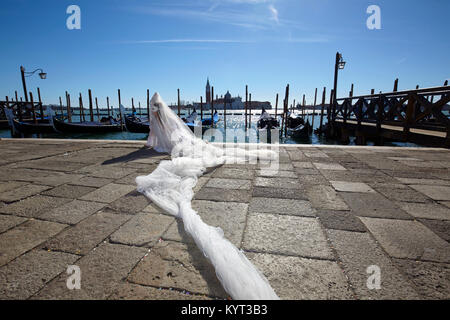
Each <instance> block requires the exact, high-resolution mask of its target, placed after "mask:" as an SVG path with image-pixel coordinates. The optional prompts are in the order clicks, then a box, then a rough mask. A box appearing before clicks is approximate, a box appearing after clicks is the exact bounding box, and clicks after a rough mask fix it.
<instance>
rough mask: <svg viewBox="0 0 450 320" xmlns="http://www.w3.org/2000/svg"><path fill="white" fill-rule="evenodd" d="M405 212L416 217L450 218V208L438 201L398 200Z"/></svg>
mask: <svg viewBox="0 0 450 320" xmlns="http://www.w3.org/2000/svg"><path fill="white" fill-rule="evenodd" d="M396 204H397V205H398V206H399V207H400V208H401V209H402V210H404V211H405V212H407V213H409V214H410V215H412V216H413V217H415V218H423V219H437V220H450V208H447V207H445V206H443V205H440V204H436V203H411V202H396Z"/></svg>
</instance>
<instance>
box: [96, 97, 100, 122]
mask: <svg viewBox="0 0 450 320" xmlns="http://www.w3.org/2000/svg"><path fill="white" fill-rule="evenodd" d="M95 108H96V109H97V121H98V122H100V111H99V110H98V101H97V97H95Z"/></svg>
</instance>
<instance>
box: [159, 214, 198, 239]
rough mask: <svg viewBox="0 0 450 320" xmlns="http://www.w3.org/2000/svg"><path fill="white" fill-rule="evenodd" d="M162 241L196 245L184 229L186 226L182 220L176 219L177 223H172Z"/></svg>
mask: <svg viewBox="0 0 450 320" xmlns="http://www.w3.org/2000/svg"><path fill="white" fill-rule="evenodd" d="M162 239H164V240H171V241H178V242H184V243H188V242H190V243H194V239H193V238H192V237H191V236H190V235H189V234H187V232H186V230H185V229H184V224H183V221H182V220H181V219H175V221H174V222H172V224H171V225H170V226H169V228H168V229H167V230H166V232H165V233H164V234H163V235H162Z"/></svg>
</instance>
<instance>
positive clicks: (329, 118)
mask: <svg viewBox="0 0 450 320" xmlns="http://www.w3.org/2000/svg"><path fill="white" fill-rule="evenodd" d="M332 103H333V89H331V93H330V104H329V105H328V108H327V122H328V126H330V125H331V113H332V110H333V107H332Z"/></svg>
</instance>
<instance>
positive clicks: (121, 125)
mask: <svg viewBox="0 0 450 320" xmlns="http://www.w3.org/2000/svg"><path fill="white" fill-rule="evenodd" d="M117 95H118V97H119V110H120V106H121V105H122V99H121V98H120V89H117ZM124 112H125V111H124ZM119 114H120V127H121V128H122V130H123V121H124V119H122V112H119Z"/></svg>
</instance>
